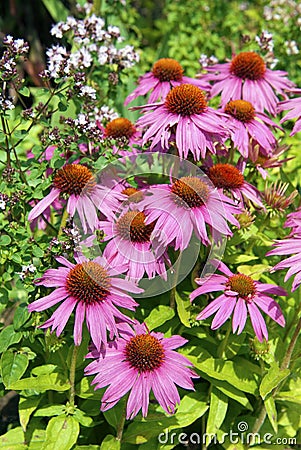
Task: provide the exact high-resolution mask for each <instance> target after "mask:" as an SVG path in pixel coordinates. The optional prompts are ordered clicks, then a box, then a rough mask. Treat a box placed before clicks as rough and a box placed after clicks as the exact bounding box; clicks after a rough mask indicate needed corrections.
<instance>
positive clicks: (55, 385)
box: [10, 373, 70, 392]
mask: <svg viewBox="0 0 301 450" xmlns="http://www.w3.org/2000/svg"><path fill="white" fill-rule="evenodd" d="M10 388H11V389H13V390H15V391H22V390H23V389H34V390H35V391H36V392H45V391H50V390H52V391H58V392H63V391H68V390H69V389H70V383H69V382H68V380H67V378H66V377H65V376H64V375H62V374H60V373H50V374H49V375H40V376H38V377H32V378H23V379H22V380H19V381H16V382H15V383H12V384H11V386H10Z"/></svg>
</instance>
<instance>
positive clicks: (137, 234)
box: [99, 210, 169, 281]
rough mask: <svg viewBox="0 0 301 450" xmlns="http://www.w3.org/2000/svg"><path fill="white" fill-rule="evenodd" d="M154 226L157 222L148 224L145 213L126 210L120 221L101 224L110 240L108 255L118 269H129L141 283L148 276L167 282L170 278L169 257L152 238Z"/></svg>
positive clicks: (102, 222)
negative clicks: (167, 269)
mask: <svg viewBox="0 0 301 450" xmlns="http://www.w3.org/2000/svg"><path fill="white" fill-rule="evenodd" d="M154 226H155V224H154V223H146V215H145V213H144V212H143V211H138V210H126V211H125V212H123V213H122V214H120V216H119V217H118V218H117V217H115V218H113V217H111V218H108V220H106V221H100V222H99V228H100V229H101V230H103V231H104V234H105V237H104V240H105V241H109V242H108V243H107V245H106V248H105V250H104V256H105V257H106V258H107V260H108V261H109V262H110V264H112V265H113V266H114V267H115V266H116V267H118V266H119V265H122V266H126V267H127V277H128V278H129V279H133V280H136V281H139V280H140V279H141V278H142V277H143V275H144V273H146V274H147V276H148V278H154V277H155V275H156V274H158V275H160V276H161V277H162V278H163V279H166V277H167V273H166V267H165V262H167V263H168V262H169V258H168V256H167V253H166V251H165V250H164V249H162V248H160V247H159V246H158V245H157V244H156V242H155V241H154V240H152V239H151V234H152V231H153V229H154Z"/></svg>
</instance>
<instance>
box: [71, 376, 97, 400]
mask: <svg viewBox="0 0 301 450" xmlns="http://www.w3.org/2000/svg"><path fill="white" fill-rule="evenodd" d="M91 380H92V378H88V377H84V378H83V379H82V380H81V382H80V383H79V384H78V385H77V386H76V388H75V390H76V395H77V396H78V397H80V398H92V399H93V400H100V399H101V397H102V394H103V392H104V390H103V389H97V390H94V387H93V386H91V385H90V382H91Z"/></svg>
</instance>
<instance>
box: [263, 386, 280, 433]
mask: <svg viewBox="0 0 301 450" xmlns="http://www.w3.org/2000/svg"><path fill="white" fill-rule="evenodd" d="M264 406H265V409H266V412H267V415H268V418H269V420H270V422H271V425H272V427H273V429H274V431H275V433H276V434H277V433H278V424H277V410H276V405H275V401H274V399H273V397H272V395H269V396H268V397H267V398H266V399H265V400H264Z"/></svg>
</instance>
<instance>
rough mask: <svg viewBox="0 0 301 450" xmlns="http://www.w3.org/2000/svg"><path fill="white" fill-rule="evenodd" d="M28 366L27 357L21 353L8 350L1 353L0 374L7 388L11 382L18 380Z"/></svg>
mask: <svg viewBox="0 0 301 450" xmlns="http://www.w3.org/2000/svg"><path fill="white" fill-rule="evenodd" d="M27 366H28V357H27V356H26V355H24V354H22V353H16V352H12V351H10V350H8V351H6V352H5V353H3V354H2V357H1V375H2V381H3V383H4V385H5V387H6V388H7V389H10V386H11V384H12V383H15V382H16V381H17V380H19V379H20V378H21V377H22V375H23V374H24V373H25V371H26V369H27Z"/></svg>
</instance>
